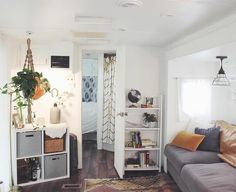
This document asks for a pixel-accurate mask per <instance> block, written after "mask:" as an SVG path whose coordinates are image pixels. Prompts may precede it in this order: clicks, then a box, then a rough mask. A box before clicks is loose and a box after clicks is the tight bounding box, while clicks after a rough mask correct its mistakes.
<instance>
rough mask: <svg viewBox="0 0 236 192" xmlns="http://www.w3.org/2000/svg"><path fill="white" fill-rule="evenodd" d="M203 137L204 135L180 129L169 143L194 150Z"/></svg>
mask: <svg viewBox="0 0 236 192" xmlns="http://www.w3.org/2000/svg"><path fill="white" fill-rule="evenodd" d="M204 137H205V135H198V134H193V133H189V132H187V131H180V132H179V133H178V134H177V135H176V136H175V138H174V139H173V141H172V142H171V145H175V146H177V147H181V148H184V149H188V150H190V151H196V150H197V148H198V146H199V144H200V143H201V142H202V140H203V139H204Z"/></svg>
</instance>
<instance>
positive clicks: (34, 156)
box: [16, 154, 43, 160]
mask: <svg viewBox="0 0 236 192" xmlns="http://www.w3.org/2000/svg"><path fill="white" fill-rule="evenodd" d="M42 156H43V155H42V154H40V155H32V156H25V157H17V158H16V159H17V160H20V159H30V158H37V157H42Z"/></svg>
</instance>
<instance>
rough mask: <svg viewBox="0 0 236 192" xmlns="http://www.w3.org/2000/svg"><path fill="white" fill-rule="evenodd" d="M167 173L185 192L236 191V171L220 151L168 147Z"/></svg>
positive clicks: (166, 153)
mask: <svg viewBox="0 0 236 192" xmlns="http://www.w3.org/2000/svg"><path fill="white" fill-rule="evenodd" d="M165 155H166V157H167V170H168V172H169V174H170V175H171V176H172V178H173V179H174V180H175V182H176V183H177V185H178V186H179V188H180V189H181V191H182V192H236V169H235V168H234V167H232V166H230V165H228V164H227V163H224V162H222V161H221V160H220V159H219V158H218V156H217V153H216V152H208V151H196V152H191V151H188V150H185V149H182V148H179V147H175V146H173V145H169V144H168V145H166V147H165Z"/></svg>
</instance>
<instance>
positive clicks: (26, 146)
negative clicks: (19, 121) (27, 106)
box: [16, 131, 42, 158]
mask: <svg viewBox="0 0 236 192" xmlns="http://www.w3.org/2000/svg"><path fill="white" fill-rule="evenodd" d="M16 145H17V157H18V158H19V157H26V156H34V155H41V154H42V132H41V131H29V132H24V133H17V144H16Z"/></svg>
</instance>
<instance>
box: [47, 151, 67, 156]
mask: <svg viewBox="0 0 236 192" xmlns="http://www.w3.org/2000/svg"><path fill="white" fill-rule="evenodd" d="M65 153H67V152H66V151H60V152H55V153H44V156H49V155H60V154H65Z"/></svg>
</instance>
